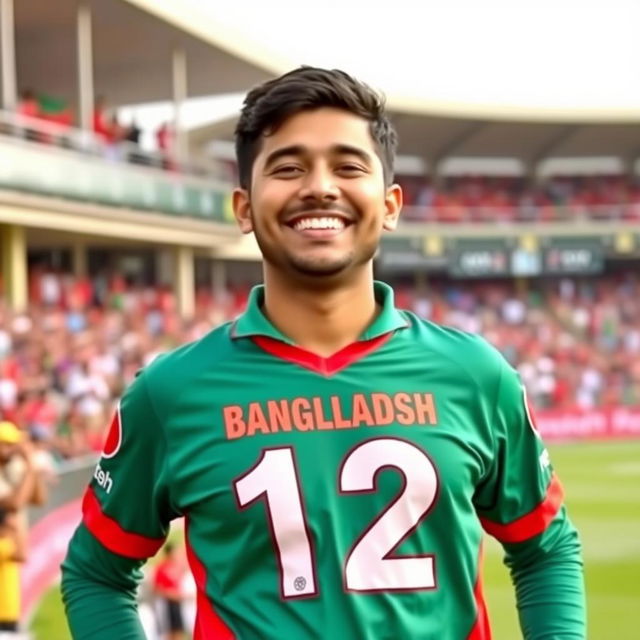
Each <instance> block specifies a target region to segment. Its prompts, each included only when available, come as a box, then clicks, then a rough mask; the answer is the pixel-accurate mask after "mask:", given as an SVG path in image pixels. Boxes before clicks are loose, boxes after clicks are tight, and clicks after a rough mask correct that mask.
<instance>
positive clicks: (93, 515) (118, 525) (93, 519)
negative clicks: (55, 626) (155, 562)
mask: <svg viewBox="0 0 640 640" xmlns="http://www.w3.org/2000/svg"><path fill="white" fill-rule="evenodd" d="M119 435H120V436H121V440H120V442H121V445H120V446H119V447H117V446H116V443H117V442H118V438H119ZM111 443H112V444H113V446H111ZM107 447H108V448H109V453H110V454H111V455H103V457H102V459H101V460H100V463H99V464H98V466H97V467H96V471H95V473H94V477H93V480H92V482H91V485H90V486H89V488H88V489H87V492H86V494H85V498H84V501H83V520H82V524H81V525H80V526H79V528H78V529H77V531H76V532H75V535H74V537H73V539H72V541H71V543H70V545H69V550H68V553H67V557H66V559H65V561H64V563H63V565H62V598H63V602H64V605H65V609H66V614H67V619H68V622H69V627H70V629H71V634H72V637H73V638H74V640H85V639H86V640H89V639H91V640H113V638H118V639H122V640H144V637H145V636H144V633H143V631H142V627H141V625H140V622H139V620H138V615H137V605H136V589H137V585H138V583H139V581H140V579H141V575H142V574H141V571H140V569H141V567H142V565H143V563H144V561H145V560H146V559H147V558H148V557H149V556H152V555H154V554H155V553H156V552H157V550H158V549H159V548H160V547H161V546H162V543H163V542H164V538H165V537H166V533H167V529H168V524H169V521H170V520H171V519H172V518H173V517H176V516H177V515H179V514H178V513H176V512H175V511H174V510H173V509H172V507H171V501H170V497H169V488H168V475H169V472H168V469H167V459H166V449H167V447H166V441H165V436H164V432H163V429H162V425H161V424H160V421H159V420H158V419H157V417H156V415H155V413H154V409H153V407H152V404H151V402H150V398H149V393H148V389H147V387H146V380H145V374H144V373H143V374H142V375H140V376H139V377H138V378H137V379H136V380H135V381H134V383H133V384H132V386H131V387H130V388H129V390H128V391H127V393H126V394H125V396H124V397H123V399H122V401H121V404H120V407H119V409H118V411H117V412H116V415H115V416H114V420H113V422H112V427H111V432H110V436H109V438H108V445H107Z"/></svg>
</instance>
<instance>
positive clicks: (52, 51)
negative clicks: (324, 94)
mask: <svg viewBox="0 0 640 640" xmlns="http://www.w3.org/2000/svg"><path fill="white" fill-rule="evenodd" d="M444 5H445V3H439V2H423V3H420V5H419V6H418V5H415V4H413V3H411V2H408V1H406V0H395V1H394V2H393V3H382V2H380V3H371V2H367V3H365V2H362V1H360V0H358V1H355V0H354V1H352V2H350V3H345V2H342V3H338V2H330V1H325V2H322V3H320V4H318V5H317V6H308V7H303V6H302V5H300V3H293V2H289V1H287V0H274V1H273V2H269V3H258V2H257V1H255V2H236V3H228V2H202V1H197V0H191V1H188V0H182V1H179V0H85V1H81V0H51V1H49V2H42V1H41V0H0V76H1V83H2V86H1V88H2V93H1V97H2V102H1V110H0V421H1V422H0V538H3V537H4V538H10V539H13V540H14V541H16V542H17V543H18V544H19V545H22V546H24V553H23V556H24V558H23V560H24V561H23V562H20V563H19V570H20V573H21V584H22V586H21V590H20V594H19V595H20V602H19V605H18V600H17V597H18V593H17V588H16V587H15V586H11V585H12V584H15V583H11V582H7V583H5V584H0V604H1V605H2V606H19V607H20V619H21V629H22V637H25V638H33V639H37V640H67V639H68V638H69V634H68V631H67V629H66V626H65V623H64V619H63V615H62V609H61V604H60V596H59V590H58V586H57V582H58V579H59V564H60V561H61V559H62V557H63V556H64V553H65V548H66V544H67V542H68V540H69V537H70V535H71V533H72V531H73V529H74V528H75V526H76V525H77V523H78V520H79V499H80V497H81V495H82V492H83V490H84V487H85V486H86V483H87V482H88V479H89V477H90V476H91V474H92V472H93V467H94V466H95V462H96V459H97V456H98V454H99V451H100V450H101V448H102V443H103V439H104V435H105V430H106V428H107V427H108V424H109V420H110V417H111V414H112V411H113V408H114V406H115V403H116V402H117V400H118V398H119V396H120V394H121V392H122V390H123V389H124V388H125V387H126V385H127V384H128V383H129V382H130V381H131V380H132V378H133V376H134V375H135V372H136V371H137V370H138V369H139V368H140V367H142V366H144V365H145V364H147V363H149V362H150V361H151V360H152V359H153V358H154V357H155V356H156V355H157V354H158V353H160V352H162V351H165V350H168V349H171V348H173V347H175V346H177V345H179V344H181V343H183V342H185V341H189V340H194V339H197V338H198V337H200V336H202V335H203V334H204V333H206V332H207V331H209V330H210V329H211V327H213V326H215V325H217V324H219V323H221V322H223V321H226V320H228V319H230V318H233V317H234V316H235V315H236V314H238V313H239V312H240V311H241V310H242V309H243V307H244V304H245V300H246V298H247V294H248V292H249V290H250V288H251V286H253V285H254V284H256V283H258V282H259V281H260V279H261V272H260V265H259V254H258V251H257V247H256V245H255V244H254V242H253V241H252V239H250V238H246V237H241V236H240V235H239V233H238V232H237V230H236V228H235V225H234V224H233V220H232V215H231V210H230V195H231V191H232V189H233V187H234V184H235V178H236V166H235V160H234V154H233V129H234V126H235V122H236V119H237V115H238V109H239V107H240V105H241V102H242V96H243V94H244V93H245V92H246V91H247V90H248V89H249V88H250V87H252V86H253V85H255V84H256V83H259V82H261V81H264V80H267V79H268V78H271V77H275V76H276V75H278V74H279V73H281V72H284V71H287V70H289V69H291V68H294V67H296V66H298V65H299V64H316V65H321V66H330V67H334V66H335V67H339V68H343V69H344V70H346V71H348V72H350V73H352V74H354V75H356V76H357V77H359V78H360V79H363V80H365V81H367V82H368V83H370V84H371V85H372V86H374V87H376V88H378V89H381V90H382V91H384V92H385V93H386V94H387V97H388V106H389V109H390V113H391V116H392V119H393V121H394V123H395V126H396V127H397V130H398V133H399V136H400V144H399V157H398V160H397V166H396V174H397V181H398V182H399V183H400V184H401V185H402V186H403V187H404V192H405V201H406V206H405V208H404V212H403V222H402V224H401V226H400V229H399V230H398V231H397V232H396V233H394V234H393V235H389V236H386V237H385V238H384V240H383V243H382V246H381V248H380V251H379V254H378V256H377V259H376V266H375V268H376V275H377V277H379V278H381V279H384V280H386V281H388V282H389V283H390V284H392V285H393V286H394V288H395V291H396V296H397V302H398V304H399V306H401V307H404V308H409V309H412V310H414V311H415V312H416V313H418V314H420V315H421V316H423V317H425V318H428V319H431V320H433V321H435V322H437V323H442V324H447V325H453V326H456V327H459V328H462V329H464V330H466V331H470V332H478V333H481V334H482V335H484V336H485V337H486V338H487V339H488V340H489V341H490V342H492V343H493V344H494V345H495V346H497V347H498V348H499V349H500V350H501V351H502V352H503V354H504V355H505V356H506V358H507V359H508V360H509V362H511V363H512V364H513V366H514V367H516V368H517V369H518V370H519V372H520V374H521V376H522V378H523V380H524V382H525V384H526V386H527V389H528V394H529V397H530V400H531V402H532V404H533V405H534V406H535V408H536V410H537V423H538V427H539V429H540V431H541V432H542V434H543V436H544V437H545V438H546V440H547V441H548V442H549V443H550V444H551V446H550V450H551V455H552V460H553V462H554V464H555V467H556V469H557V470H558V472H559V475H560V476H561V478H562V479H563V482H564V484H565V487H566V491H567V495H568V504H569V508H570V512H571V514H572V516H573V519H574V520H575V522H576V524H577V525H578V528H579V529H580V531H581V533H582V538H583V543H584V549H585V560H586V574H587V590H588V598H589V616H590V620H589V624H590V636H589V637H590V638H594V639H596V640H609V639H613V638H615V639H616V640H631V639H632V638H637V633H638V632H637V629H638V623H639V622H640V618H639V616H638V606H637V605H638V602H640V586H639V584H640V583H639V581H638V576H639V575H640V268H639V267H640V72H639V67H638V64H637V61H638V59H639V54H640V40H639V39H638V38H637V33H636V30H637V25H638V24H640V3H638V2H625V1H622V0H611V1H609V2H606V3H604V2H591V3H585V2H580V3H579V2H573V1H572V0H565V1H564V2H562V3H559V2H557V1H556V2H555V3H552V2H547V1H540V2H536V3H529V2H498V1H497V0H496V1H489V2H483V3H472V2H456V1H451V2H447V3H446V6H444ZM26 474H31V476H30V477H31V481H30V482H31V486H32V490H30V491H29V492H28V495H26V493H25V492H24V491H22V492H21V491H20V490H19V488H20V486H22V485H21V483H23V481H24V478H25V477H26ZM15 510H18V512H19V514H20V517H19V518H18V519H17V521H14V520H13V519H12V518H10V517H8V515H7V513H8V512H13V511H15ZM27 522H28V524H27ZM173 535H174V537H175V538H176V539H179V537H180V531H179V527H177V528H176V531H175V533H174V534H173ZM23 542H24V545H23ZM0 562H3V561H2V560H0ZM167 563H169V564H167ZM171 563H174V564H171ZM182 563H183V559H182V557H181V550H180V546H179V545H177V547H176V549H174V550H173V551H172V552H169V553H166V554H163V555H162V557H161V560H160V561H158V562H156V563H151V564H150V566H149V568H148V578H147V579H146V580H145V583H144V585H143V588H142V589H141V594H140V599H141V612H142V616H143V619H144V621H145V626H146V628H147V633H148V636H149V638H150V639H153V638H161V637H163V636H162V635H161V634H162V631H161V630H159V629H158V628H157V625H156V622H155V619H154V611H155V603H156V602H157V600H158V599H159V598H161V597H162V595H163V588H165V586H166V585H165V582H166V580H164V577H165V574H166V573H167V572H169V573H171V570H172V569H171V567H174V568H175V567H181V566H182ZM485 573H486V577H485V585H486V591H487V599H488V604H489V612H490V615H491V620H492V624H493V627H494V633H495V637H496V638H497V639H498V640H510V639H515V638H518V637H520V634H519V631H518V626H517V618H516V612H515V606H514V599H513V595H512V593H511V586H510V583H509V577H508V575H507V573H506V571H505V569H504V568H503V567H502V566H501V553H500V549H499V548H498V547H497V545H493V544H490V545H489V552H488V554H487V560H486V569H485ZM2 575H6V572H5V573H3V574H2ZM163 585H165V586H163ZM179 592H180V598H181V599H182V600H183V606H184V609H185V614H186V615H187V617H190V616H192V610H193V585H192V584H191V582H190V579H189V577H188V575H186V574H185V578H184V583H183V584H182V585H180V587H179ZM7 600H11V602H10V603H9V604H7V602H6V601H7ZM0 635H1V634H0ZM12 637H15V636H12Z"/></svg>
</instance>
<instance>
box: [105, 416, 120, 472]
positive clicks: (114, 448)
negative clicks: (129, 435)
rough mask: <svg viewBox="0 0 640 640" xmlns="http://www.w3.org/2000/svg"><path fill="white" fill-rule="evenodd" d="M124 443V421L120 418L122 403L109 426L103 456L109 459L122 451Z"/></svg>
mask: <svg viewBox="0 0 640 640" xmlns="http://www.w3.org/2000/svg"><path fill="white" fill-rule="evenodd" d="M121 445H122V421H121V419H120V405H118V407H117V408H116V410H115V411H114V413H113V418H112V419H111V425H110V426H109V433H108V435H107V440H106V442H105V443H104V449H103V451H102V457H103V458H106V459H109V458H113V456H115V455H116V453H118V451H120V446H121Z"/></svg>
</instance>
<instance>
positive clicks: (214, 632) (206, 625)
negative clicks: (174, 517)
mask: <svg viewBox="0 0 640 640" xmlns="http://www.w3.org/2000/svg"><path fill="white" fill-rule="evenodd" d="M184 541H185V542H184V543H185V546H186V548H187V558H188V559H189V566H190V567H191V573H192V574H193V579H194V580H195V582H196V587H197V588H198V595H197V600H196V604H197V610H196V622H195V626H194V629H193V640H211V639H213V638H215V640H236V636H235V634H234V633H233V631H231V629H229V627H228V626H227V625H226V624H225V623H224V621H223V620H222V618H221V617H220V616H219V615H218V614H217V613H216V611H215V609H214V608H213V604H212V603H211V600H210V599H209V597H208V596H207V591H206V589H207V569H206V567H205V566H204V564H203V563H202V562H201V561H200V558H198V556H197V555H196V553H195V551H194V550H193V547H192V546H191V544H190V543H189V519H188V518H185V519H184Z"/></svg>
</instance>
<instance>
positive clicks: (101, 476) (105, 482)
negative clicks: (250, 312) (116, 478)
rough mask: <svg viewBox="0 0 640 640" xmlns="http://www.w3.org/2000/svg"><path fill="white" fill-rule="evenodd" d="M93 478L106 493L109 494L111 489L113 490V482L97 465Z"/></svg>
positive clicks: (107, 473) (109, 475) (108, 474)
mask: <svg viewBox="0 0 640 640" xmlns="http://www.w3.org/2000/svg"><path fill="white" fill-rule="evenodd" d="M93 477H94V479H95V481H96V482H97V483H98V484H99V485H100V486H101V487H102V488H103V489H104V490H105V491H106V492H107V493H111V489H112V488H113V480H112V478H111V474H110V473H109V472H108V471H105V470H104V469H103V468H102V467H101V466H100V465H99V464H98V465H96V468H95V470H94V472H93Z"/></svg>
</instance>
